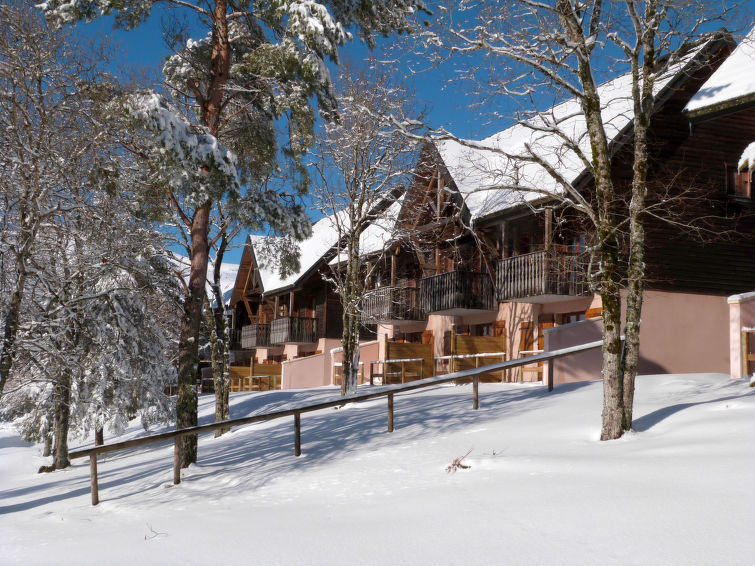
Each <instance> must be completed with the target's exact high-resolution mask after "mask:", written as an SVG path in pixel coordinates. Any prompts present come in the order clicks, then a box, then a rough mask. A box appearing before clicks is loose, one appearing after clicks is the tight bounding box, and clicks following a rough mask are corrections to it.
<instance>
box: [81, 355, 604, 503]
mask: <svg viewBox="0 0 755 566" xmlns="http://www.w3.org/2000/svg"><path fill="white" fill-rule="evenodd" d="M602 346H603V341H602V340H599V341H597V342H590V343H588V344H582V345H580V346H571V347H569V348H563V349H561V350H555V351H553V352H546V353H544V354H537V355H534V356H529V357H527V358H517V359H514V360H508V361H504V362H498V363H494V364H489V365H486V366H480V367H479V368H472V369H467V370H463V371H458V372H454V373H450V374H447V375H443V376H440V377H429V378H425V379H420V380H418V381H413V382H409V383H404V384H401V385H394V386H387V387H381V388H380V389H379V390H377V391H371V392H369V393H357V394H355V395H347V396H345V397H339V398H338V399H334V400H332V401H325V402H321V403H313V404H311V405H302V406H300V407H294V408H292V409H285V410H280V411H271V412H269V413H263V414H260V415H253V416H250V417H242V418H239V419H229V420H227V421H220V422H216V423H211V424H206V425H200V426H194V427H190V428H184V429H179V430H172V431H169V432H163V433H160V434H153V435H150V436H145V437H142V438H134V439H132V440H124V441H121V442H114V443H112V444H103V445H101V446H95V447H93V448H85V449H83V450H75V451H73V452H71V453H70V454H69V455H68V457H69V458H70V459H72V460H73V459H76V458H85V457H89V472H90V487H91V492H92V505H97V504H98V503H99V487H98V482H97V456H98V455H99V454H106V453H108V452H115V451H118V450H125V449H126V448H134V447H136V446H144V445H146V444H154V443H157V442H162V441H165V440H173V441H174V449H173V483H174V484H179V483H181V468H180V457H179V456H180V453H179V442H178V439H180V438H182V437H184V436H188V435H195V434H199V433H203V432H210V431H215V430H218V429H221V428H222V429H226V430H227V429H229V428H231V427H234V426H241V425H247V424H254V423H261V422H267V421H272V420H275V419H280V418H283V417H291V416H293V417H294V455H295V456H299V455H301V415H302V413H309V412H312V411H319V410H322V409H328V408H331V407H341V406H343V405H345V404H347V403H356V402H359V401H368V400H370V399H376V398H379V397H387V399H388V432H393V397H394V396H395V395H397V394H399V393H407V392H410V391H415V390H417V389H423V388H425V387H433V386H435V385H439V384H442V383H450V382H452V381H456V380H461V379H464V378H472V395H473V402H472V408H473V409H475V410H476V409H478V408H479V394H478V391H479V389H478V385H479V376H480V374H483V373H489V372H493V371H501V370H506V369H510V368H515V367H519V366H522V365H527V364H531V363H534V362H541V361H543V362H544V361H549V360H555V359H556V358H562V357H564V356H569V355H571V354H576V353H578V352H585V351H588V350H596V349H598V348H601V347H602ZM547 383H548V391H552V390H553V364H550V363H549V364H548V380H547Z"/></svg>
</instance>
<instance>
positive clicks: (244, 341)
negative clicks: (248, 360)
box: [241, 324, 270, 350]
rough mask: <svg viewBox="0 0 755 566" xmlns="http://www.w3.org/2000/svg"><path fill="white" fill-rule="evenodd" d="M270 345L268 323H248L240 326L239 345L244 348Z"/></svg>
mask: <svg viewBox="0 0 755 566" xmlns="http://www.w3.org/2000/svg"><path fill="white" fill-rule="evenodd" d="M269 345H270V325H269V324H250V325H248V326H244V327H242V328H241V347H242V348H243V349H244V350H249V349H252V348H259V347H262V346H269Z"/></svg>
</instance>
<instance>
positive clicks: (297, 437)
mask: <svg viewBox="0 0 755 566" xmlns="http://www.w3.org/2000/svg"><path fill="white" fill-rule="evenodd" d="M294 456H301V413H294Z"/></svg>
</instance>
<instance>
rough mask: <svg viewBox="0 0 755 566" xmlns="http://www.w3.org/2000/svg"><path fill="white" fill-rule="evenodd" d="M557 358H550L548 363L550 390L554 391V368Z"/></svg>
mask: <svg viewBox="0 0 755 566" xmlns="http://www.w3.org/2000/svg"><path fill="white" fill-rule="evenodd" d="M555 361H556V360H548V361H547V362H546V363H547V364H548V391H553V369H554V363H553V362H555Z"/></svg>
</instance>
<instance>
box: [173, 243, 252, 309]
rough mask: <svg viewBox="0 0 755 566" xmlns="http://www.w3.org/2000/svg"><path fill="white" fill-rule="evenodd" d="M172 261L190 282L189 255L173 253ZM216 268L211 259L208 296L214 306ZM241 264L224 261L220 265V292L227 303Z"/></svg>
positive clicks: (184, 278) (209, 263) (185, 280)
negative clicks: (213, 290) (212, 285)
mask: <svg viewBox="0 0 755 566" xmlns="http://www.w3.org/2000/svg"><path fill="white" fill-rule="evenodd" d="M172 261H173V263H174V265H175V266H176V268H177V269H178V271H179V273H180V274H181V277H182V278H183V280H184V282H186V284H187V285H188V283H189V271H190V269H191V261H190V260H189V258H188V257H186V256H183V255H179V254H173V256H172ZM214 269H215V264H214V263H213V261H212V260H209V262H208V264H207V285H206V290H207V297H208V298H209V299H210V302H212V303H213V306H214V303H215V301H214V297H213V295H212V287H211V283H212V277H213V271H214ZM238 269H239V266H238V264H236V263H227V262H223V264H222V265H221V266H220V292H221V293H222V294H223V302H224V303H225V304H228V301H230V299H231V294H232V293H233V285H234V283H235V281H236V272H237V271H238Z"/></svg>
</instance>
